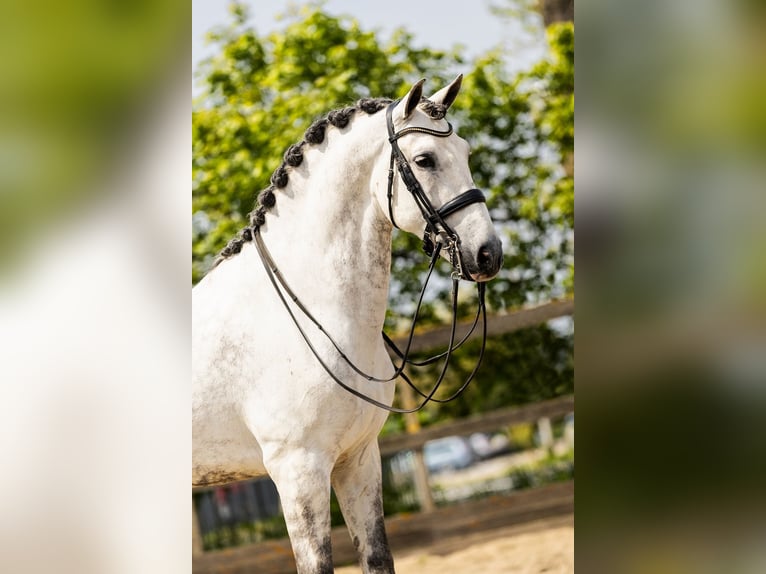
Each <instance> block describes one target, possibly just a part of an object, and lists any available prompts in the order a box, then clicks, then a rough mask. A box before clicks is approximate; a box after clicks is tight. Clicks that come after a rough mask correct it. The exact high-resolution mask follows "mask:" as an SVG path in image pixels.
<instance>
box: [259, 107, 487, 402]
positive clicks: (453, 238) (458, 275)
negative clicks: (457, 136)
mask: <svg viewBox="0 0 766 574" xmlns="http://www.w3.org/2000/svg"><path fill="white" fill-rule="evenodd" d="M396 104H397V102H393V103H392V104H391V105H390V106H389V107H388V108H387V109H386V122H387V126H388V141H389V142H390V143H391V164H390V166H389V172H388V212H389V215H390V217H391V223H393V224H394V226H395V227H396V228H397V229H398V228H399V226H398V225H396V222H395V221H394V212H393V180H394V162H396V166H397V168H398V170H399V174H400V175H401V177H402V180H403V181H404V184H405V185H406V186H407V189H408V190H409V192H410V193H411V194H412V196H413V198H414V199H415V203H416V204H417V206H418V207H419V208H420V211H421V213H422V214H423V218H424V219H425V221H426V230H425V235H424V237H423V250H424V251H425V252H426V253H427V254H428V256H429V257H430V258H431V262H430V265H429V268H428V275H427V276H426V280H425V282H424V283H423V287H422V288H421V290H420V296H419V298H418V304H417V307H416V309H415V313H414V316H413V317H412V324H411V325H410V331H409V338H408V340H407V344H406V346H405V348H404V351H400V350H399V349H398V348H397V346H396V345H395V344H394V342H393V341H392V340H391V339H390V338H389V337H388V335H386V334H385V332H383V333H382V335H383V340H384V341H385V343H386V344H387V345H388V346H389V347H390V348H391V350H392V351H393V353H395V354H396V355H397V356H398V357H399V358H400V359H401V364H400V365H399V366H395V372H394V374H393V375H392V376H390V377H387V378H378V377H375V376H373V375H370V374H369V373H366V372H364V371H363V370H362V369H360V368H359V367H358V366H357V365H355V364H354V363H353V362H352V361H351V360H350V359H349V358H348V356H347V355H346V354H345V353H344V352H343V351H342V350H341V348H340V346H339V345H338V344H337V343H336V342H335V340H334V339H333V337H332V336H331V335H330V334H329V333H328V332H327V331H326V330H325V328H324V327H323V326H322V324H321V323H319V321H318V320H317V319H316V318H315V317H314V316H313V315H312V314H311V312H310V311H309V310H308V309H307V308H306V307H305V305H303V303H302V302H301V301H300V299H299V298H298V297H297V295H296V294H295V293H294V292H293V291H292V289H291V288H290V285H289V284H288V283H287V281H286V280H285V278H284V277H283V276H282V273H281V272H280V271H279V268H278V267H277V265H276V263H275V262H274V260H273V259H272V257H271V254H270V253H269V250H268V249H267V247H266V245H265V244H264V242H263V237H262V236H261V230H260V228H258V227H256V228H254V229H253V231H252V233H253V243H254V244H255V247H256V249H257V251H258V255H259V256H260V258H261V262H262V263H263V266H264V269H265V270H266V275H267V276H268V277H269V280H270V281H271V283H272V285H273V286H274V289H275V290H276V292H277V295H278V296H279V298H280V300H281V301H282V304H283V305H284V307H285V309H286V310H287V313H288V314H289V315H290V318H291V319H292V320H293V323H294V324H295V326H296V328H297V329H298V332H299V333H300V334H301V336H302V338H303V340H304V341H305V342H306V345H307V346H308V348H309V350H310V351H311V353H312V354H313V355H314V357H315V358H316V360H317V361H318V362H319V364H320V365H321V366H322V368H323V369H324V370H325V372H326V373H327V374H328V375H329V377H330V378H331V379H332V380H333V381H335V382H336V383H337V384H338V385H339V386H340V387H342V388H343V389H345V390H346V391H348V392H349V393H351V394H352V395H354V396H356V397H358V398H360V399H362V400H364V401H366V402H368V403H370V404H372V405H374V406H376V407H379V408H381V409H385V410H387V411H390V412H396V413H412V412H415V411H419V410H421V409H422V408H423V407H425V406H426V404H428V402H429V401H433V402H437V403H446V402H449V401H451V400H453V399H456V398H457V397H458V396H460V395H461V394H462V392H463V391H464V390H465V389H466V388H467V387H468V384H469V383H470V382H471V381H472V380H473V378H474V376H475V375H476V372H477V371H478V370H479V365H481V361H482V359H483V358H484V350H485V348H486V343H487V308H486V305H485V302H484V298H485V292H486V284H485V283H477V284H476V285H477V290H478V303H479V304H478V308H477V310H476V316H475V317H474V320H473V325H472V326H471V329H470V330H469V331H468V333H467V334H466V335H465V337H463V339H462V340H461V341H460V342H458V343H456V342H455V332H456V327H457V307H458V299H457V296H458V282H459V280H460V279H468V280H472V279H471V278H470V276H468V277H465V275H464V272H463V262H462V256H461V254H460V238H459V236H458V235H457V233H456V232H455V231H454V230H453V229H452V228H451V227H450V226H449V225H448V224H447V223H446V221H445V218H446V217H447V216H449V215H451V214H453V213H455V212H457V211H459V210H461V209H463V208H464V207H467V206H468V205H471V204H473V203H479V202H484V201H486V199H485V198H484V194H483V193H482V192H481V190H479V189H469V190H468V191H464V192H463V193H461V194H460V195H458V196H457V197H455V198H453V199H451V200H450V201H448V202H447V203H445V204H444V205H442V206H441V207H440V208H439V209H435V208H434V206H433V205H432V204H431V202H430V201H429V199H428V197H426V194H425V193H424V192H423V188H422V187H421V186H420V183H419V182H418V180H417V178H416V177H415V174H413V173H412V168H411V167H410V164H409V163H408V162H407V159H406V158H405V157H404V154H402V151H401V150H400V149H399V145H398V144H397V140H398V139H399V138H400V137H402V136H404V135H407V134H409V133H424V134H429V135H434V136H437V137H447V136H449V135H450V134H452V125H451V124H450V123H449V122H447V125H449V129H448V130H446V131H443V132H440V131H437V130H432V129H429V128H423V127H416V126H412V127H408V128H404V129H403V130H400V131H399V132H395V131H394V124H393V119H392V114H393V109H394V107H396ZM442 249H447V251H448V253H449V256H450V262H451V263H452V268H453V272H452V325H451V332H450V340H449V345H448V347H447V350H446V351H445V352H443V353H441V354H439V355H435V356H433V357H430V358H428V359H425V360H422V361H414V360H411V359H410V358H409V357H410V348H411V345H412V339H413V337H414V334H415V325H416V323H417V320H418V315H419V314H420V308H421V306H422V303H423V295H424V294H425V291H426V287H427V286H428V282H429V280H430V278H431V273H432V272H433V270H434V267H435V266H436V263H437V261H438V259H439V256H440V253H441V250H442ZM288 299H290V300H291V301H292V302H293V304H294V305H295V306H296V307H297V309H298V310H299V311H300V312H301V313H302V314H303V315H304V316H305V317H306V318H307V319H308V320H309V321H310V322H311V323H312V324H313V325H314V326H315V327H316V328H317V329H318V330H319V332H320V333H322V335H324V337H325V338H326V339H327V340H328V341H329V342H330V343H331V344H332V346H333V347H334V348H335V350H336V351H337V353H338V355H339V356H340V357H341V359H342V360H343V361H344V362H345V363H346V364H347V365H348V366H349V368H351V370H352V371H354V372H355V373H356V374H358V375H360V376H361V377H363V378H364V379H366V380H367V381H371V382H379V383H386V382H390V381H393V380H395V379H397V378H399V377H401V378H402V379H404V380H405V381H406V382H407V384H408V385H409V386H410V387H412V388H413V390H414V391H415V392H416V393H418V394H419V395H420V396H421V397H422V398H423V400H422V401H421V402H420V404H419V405H418V406H416V407H415V408H412V409H401V408H397V407H393V406H390V405H386V404H384V403H382V402H380V401H377V400H375V399H373V398H372V397H370V396H368V395H366V394H364V393H363V392H361V391H359V390H357V389H355V388H354V387H352V386H350V385H348V384H347V383H346V382H344V381H343V380H342V379H341V378H340V377H339V376H338V375H337V374H336V373H334V372H333V371H332V369H331V368H330V366H329V365H328V364H327V362H326V361H325V360H324V359H322V357H321V356H320V354H319V353H318V352H317V350H316V348H315V347H314V345H313V344H312V342H311V340H310V338H309V336H308V334H307V333H306V331H305V330H304V329H303V327H302V326H301V324H300V322H299V321H298V319H297V317H296V316H295V312H294V311H293V309H292V307H291V306H290V304H289V303H288ZM480 316H481V317H482V343H481V349H480V350H479V358H478V359H477V361H476V365H475V366H474V368H473V371H471V373H470V375H468V377H467V378H466V380H465V381H464V382H463V384H462V385H461V386H460V387H459V388H458V390H457V391H455V392H454V393H453V394H452V395H451V396H449V397H447V398H445V399H437V398H435V395H436V391H437V390H438V389H439V386H440V385H441V383H442V381H443V380H444V377H445V375H446V374H447V368H448V367H449V363H450V358H451V357H452V353H453V351H455V350H456V349H459V348H460V347H461V346H462V345H463V343H465V342H466V341H467V340H468V338H469V337H470V336H471V335H472V334H473V332H474V330H475V329H476V325H477V324H478V322H479V317H480ZM440 359H444V362H443V364H442V368H441V373H440V375H439V378H438V379H437V381H436V382H435V383H434V385H433V387H432V388H431V390H430V391H429V392H428V393H424V392H423V391H421V390H420V389H419V388H417V387H416V386H415V384H414V383H413V382H412V381H411V380H410V378H409V377H408V376H407V375H406V374H405V373H404V369H405V367H406V366H407V365H412V366H415V367H422V366H426V365H430V364H432V363H435V362H436V361H438V360H440Z"/></svg>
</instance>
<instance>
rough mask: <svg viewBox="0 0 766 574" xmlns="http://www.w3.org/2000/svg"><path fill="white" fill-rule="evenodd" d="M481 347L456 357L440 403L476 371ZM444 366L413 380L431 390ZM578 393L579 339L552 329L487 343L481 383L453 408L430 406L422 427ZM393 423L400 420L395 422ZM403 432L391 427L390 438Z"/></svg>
mask: <svg viewBox="0 0 766 574" xmlns="http://www.w3.org/2000/svg"><path fill="white" fill-rule="evenodd" d="M478 354H479V342H478V341H471V342H470V343H466V345H465V346H464V347H463V348H461V349H460V350H459V351H458V352H457V353H456V356H454V357H453V360H452V362H451V366H450V369H449V370H448V372H447V374H446V376H445V378H444V381H443V382H442V385H441V387H440V388H439V392H438V393H437V395H436V397H437V398H444V397H447V396H450V395H452V394H453V393H454V392H455V391H457V389H458V388H459V387H460V385H461V384H462V382H463V381H464V380H465V379H466V378H467V377H468V375H469V374H470V373H471V370H472V369H473V367H474V365H475V363H476V358H477V357H478ZM439 367H440V365H438V364H437V365H432V366H431V367H430V368H428V369H422V370H421V371H420V372H418V373H416V374H413V377H412V379H413V382H414V383H415V384H416V385H417V386H418V388H420V389H421V390H430V388H431V385H432V384H433V382H434V381H435V380H436V378H437V376H438V373H439ZM573 392H574V337H573V336H572V335H562V334H560V333H558V332H557V331H555V330H553V329H551V328H550V327H548V326H547V325H541V326H539V327H533V328H529V329H523V330H521V331H516V332H513V333H507V334H505V335H501V336H498V337H491V338H489V339H487V348H486V351H485V355H484V361H483V363H482V366H481V369H480V370H479V373H478V375H477V376H476V379H475V380H474V381H473V382H472V383H471V384H470V385H469V386H468V388H467V389H466V390H465V392H464V393H463V394H462V395H461V398H460V400H455V401H451V402H449V403H444V404H437V403H430V404H429V405H428V406H427V407H426V408H425V409H423V410H422V411H420V413H419V417H420V423H421V424H422V425H423V426H428V425H429V424H433V423H435V422H441V421H444V420H449V419H457V418H462V417H466V416H469V415H472V414H476V413H481V412H485V411H489V410H493V409H497V408H500V407H503V406H508V405H519V404H525V403H530V402H537V401H543V400H546V399H552V398H554V397H558V396H561V395H567V394H571V393H573ZM391 418H392V419H393V418H394V417H391ZM398 430H400V429H398V428H397V427H395V426H393V423H392V425H390V426H386V427H385V431H386V432H396V431H398Z"/></svg>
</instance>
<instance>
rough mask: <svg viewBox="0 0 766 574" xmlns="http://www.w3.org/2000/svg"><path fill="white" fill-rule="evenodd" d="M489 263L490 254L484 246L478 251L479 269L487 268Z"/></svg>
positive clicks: (490, 259) (490, 260)
mask: <svg viewBox="0 0 766 574" xmlns="http://www.w3.org/2000/svg"><path fill="white" fill-rule="evenodd" d="M491 263H492V252H491V251H490V250H489V247H487V246H484V247H482V248H481V249H479V265H480V266H481V267H489V265H490V264H491Z"/></svg>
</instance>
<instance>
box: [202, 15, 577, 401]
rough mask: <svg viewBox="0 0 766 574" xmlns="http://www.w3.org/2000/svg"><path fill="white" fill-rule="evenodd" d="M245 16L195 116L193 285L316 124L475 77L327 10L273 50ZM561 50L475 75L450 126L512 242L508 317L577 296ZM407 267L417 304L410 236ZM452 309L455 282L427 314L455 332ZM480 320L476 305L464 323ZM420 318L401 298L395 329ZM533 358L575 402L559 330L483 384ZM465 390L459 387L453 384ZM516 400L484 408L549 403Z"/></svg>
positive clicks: (233, 28) (397, 276)
mask: <svg viewBox="0 0 766 574" xmlns="http://www.w3.org/2000/svg"><path fill="white" fill-rule="evenodd" d="M231 12H232V16H233V22H232V24H231V25H229V26H227V27H224V28H221V29H218V30H215V31H213V32H212V33H211V34H210V40H211V41H212V42H213V43H214V44H216V45H217V46H218V48H219V49H218V52H217V54H216V55H215V56H213V57H212V58H211V59H209V60H208V61H207V62H206V63H205V64H204V66H203V67H202V70H201V76H200V77H201V81H202V86H201V87H202V91H201V93H200V95H199V97H198V98H197V100H196V101H195V103H194V107H193V115H192V125H193V163H192V175H193V210H194V214H193V228H194V235H193V250H192V253H193V270H192V280H193V282H196V281H198V280H199V279H200V278H201V277H202V275H203V274H204V272H205V270H206V269H207V267H209V265H210V263H211V261H212V259H213V258H214V257H215V255H216V253H217V252H218V251H220V249H221V248H222V247H223V246H224V245H225V244H226V242H227V241H228V240H229V239H230V238H231V237H233V236H234V235H235V234H236V233H237V231H239V229H241V228H242V227H244V226H245V225H246V222H247V214H248V213H249V212H250V210H251V209H252V207H253V202H254V199H255V197H256V195H257V193H258V191H259V190H261V189H263V188H265V187H266V186H267V185H268V184H269V178H270V176H271V174H272V172H273V171H274V169H275V168H276V167H277V166H278V165H279V163H280V162H281V159H282V156H283V153H284V151H285V150H286V149H287V148H288V147H289V146H290V145H291V144H293V143H295V142H297V141H299V140H300V139H301V136H302V134H303V132H304V131H305V129H306V128H307V127H308V126H309V125H310V123H311V122H312V121H313V120H314V119H315V118H316V117H318V116H321V115H323V114H325V113H326V112H328V111H329V110H330V109H333V108H337V107H341V106H345V105H348V104H350V103H352V102H354V101H356V100H357V99H359V98H361V97H366V96H389V97H396V96H398V95H402V94H403V93H404V92H406V90H407V89H408V87H409V86H410V85H411V84H412V83H413V82H414V81H416V80H418V79H420V78H421V77H428V78H429V79H430V80H431V85H432V86H434V87H437V86H440V85H443V84H444V83H446V82H447V81H448V80H449V79H451V78H452V77H454V75H455V73H456V72H457V71H458V70H457V69H456V67H458V66H461V65H462V64H464V59H463V57H462V50H461V49H460V48H457V47H456V48H455V49H453V50H451V51H449V52H444V51H438V50H432V49H429V48H415V47H414V37H413V36H412V34H410V33H409V32H407V31H406V30H404V29H400V30H397V31H396V32H394V33H393V34H392V36H391V37H390V38H389V39H387V40H385V41H384V40H382V39H381V38H379V37H378V35H376V34H375V33H373V32H367V31H364V30H362V29H361V27H360V26H359V23H358V22H357V21H355V20H354V19H353V18H350V17H333V16H330V15H328V14H326V13H324V12H322V10H321V5H319V6H318V5H313V4H310V5H308V6H304V7H302V8H300V9H296V10H294V11H292V12H291V13H290V14H289V16H288V19H287V22H286V26H285V28H284V30H282V31H280V32H277V33H273V34H270V35H268V36H265V37H261V36H259V35H258V34H257V33H256V31H255V30H254V29H252V27H250V26H248V23H247V11H246V9H245V8H244V7H243V6H242V5H239V4H233V5H232V7H231ZM548 38H549V44H550V57H549V58H547V59H545V60H543V61H541V62H539V63H537V64H536V65H534V66H533V67H532V68H531V69H529V70H528V71H526V72H524V73H521V74H516V75H513V74H511V73H510V72H509V71H508V70H509V69H510V66H509V65H508V59H509V57H510V55H509V54H507V53H505V52H504V51H503V50H502V49H499V48H498V49H496V50H493V51H490V52H488V53H487V54H484V55H483V56H481V57H479V58H478V59H477V60H476V61H475V62H472V63H471V67H470V70H469V72H468V73H467V74H466V77H465V80H464V83H463V89H462V91H461V95H460V97H459V98H458V100H457V102H456V104H455V106H453V108H452V109H451V110H450V121H452V122H453V124H455V126H456V128H457V129H458V130H459V132H460V134H461V136H463V137H465V138H466V139H467V140H468V141H469V142H471V144H472V147H473V154H472V157H471V167H472V171H473V173H474V177H475V181H476V183H477V185H478V186H479V187H481V188H483V189H485V190H486V191H487V193H488V207H489V208H490V211H491V213H492V215H493V218H494V220H495V222H496V224H497V225H498V227H500V228H502V230H503V233H504V234H505V236H506V245H505V263H504V270H503V272H502V273H501V275H500V277H498V278H497V279H495V280H494V281H492V282H491V283H490V284H489V288H488V301H489V303H490V305H491V307H492V308H493V309H494V310H503V309H509V308H513V307H517V306H519V305H521V304H524V303H526V302H529V301H542V300H547V299H550V298H554V297H560V296H562V295H565V294H570V293H571V292H572V290H573V274H574V261H573V239H572V236H573V228H574V186H573V168H572V166H573V161H572V157H573V151H574V123H573V114H574V27H573V24H572V23H557V24H554V25H552V26H551V27H550V28H549V29H548ZM393 259H394V261H393V266H392V283H393V290H394V292H396V293H405V294H407V293H414V292H416V291H417V290H418V288H419V286H420V285H421V282H422V280H423V275H424V273H425V270H426V268H427V264H428V261H427V258H426V257H425V256H424V255H423V254H422V251H421V249H420V239H419V238H416V237H412V236H410V235H407V234H404V233H396V234H395V236H394V245H393ZM444 265H446V263H445V264H444ZM444 271H445V275H448V272H449V270H448V269H444ZM448 297H449V285H448V282H442V284H441V285H440V286H439V287H438V288H437V289H435V290H434V291H433V293H432V294H431V297H430V299H429V300H428V302H427V304H426V305H425V307H424V309H423V312H422V317H423V319H424V321H425V322H429V321H431V322H435V321H439V322H441V321H442V320H443V315H444V308H445V305H446V301H447V299H448ZM409 300H411V297H410V296H409V295H407V296H406V297H404V299H403V301H409ZM471 308H475V305H473V302H472V301H470V300H467V301H466V302H465V303H464V304H463V305H462V306H461V312H462V311H466V313H467V312H469V309H471ZM407 311H410V312H411V307H410V306H408V304H407V303H406V302H398V301H397V300H396V298H395V300H394V303H393V305H392V309H391V310H390V312H389V316H388V319H387V322H388V325H389V327H393V328H396V327H398V326H399V325H400V323H401V320H402V317H403V316H404V314H405V313H406V312H407ZM518 341H522V343H518V344H517V342H518ZM541 341H542V342H543V343H541ZM556 341H558V342H556ZM519 345H522V346H523V345H527V350H528V351H529V352H528V353H527V357H528V360H526V363H525V366H524V367H523V368H521V369H520V372H521V371H523V372H524V373H527V374H529V375H530V376H532V374H533V373H538V375H534V377H533V378H532V379H529V380H535V381H539V380H540V376H539V373H546V375H545V376H546V377H547V378H548V381H549V382H548V383H547V384H548V387H549V390H550V392H554V393H556V392H569V391H571V387H572V383H571V369H569V368H568V367H566V365H565V363H566V360H565V359H562V355H561V353H562V352H568V353H569V355H570V356H571V351H572V345H571V337H569V338H568V337H563V338H562V337H561V336H560V335H558V334H556V333H555V332H553V331H551V330H550V329H549V328H548V327H541V328H540V329H538V330H534V332H532V331H530V332H528V333H526V334H523V335H522V334H515V335H513V336H511V337H510V339H508V338H506V339H505V343H503V344H500V343H497V344H494V343H493V344H492V345H491V346H492V347H493V348H494V349H495V351H493V353H494V355H493V357H494V359H493V360H492V361H487V363H486V364H485V366H484V367H483V368H482V379H483V380H487V381H496V382H497V384H498V385H504V384H506V381H507V380H508V373H507V372H505V371H504V370H503V368H499V367H497V365H502V364H517V363H518V357H519V356H520V353H519V351H518V348H519ZM540 345H543V347H540ZM503 348H505V349H506V351H505V352H504V351H503ZM562 349H563V350H562ZM504 353H505V354H504ZM553 357H557V358H556V359H555V361H554V360H553ZM562 361H563V362H562ZM456 384H458V377H450V379H449V380H448V381H446V383H445V385H446V387H448V388H451V387H453V386H454V385H456ZM484 384H485V383H482V385H484ZM491 384H494V383H491ZM516 388H517V389H526V390H524V391H518V392H516V391H514V392H512V393H508V392H503V391H502V389H495V390H496V391H498V392H495V390H492V389H488V390H489V393H488V396H490V397H494V398H492V399H491V400H483V401H481V402H480V404H481V405H482V408H490V407H492V406H499V404H503V401H507V400H511V401H514V402H517V401H518V402H525V401H524V397H526V399H527V400H533V399H535V398H536V397H537V398H540V397H542V396H549V395H546V392H545V391H539V389H538V390H537V391H534V389H532V388H531V387H530V386H529V385H528V384H519V385H517V387H516ZM535 388H536V387H535ZM533 391H534V392H533ZM477 404H478V403H477ZM445 412H447V411H445Z"/></svg>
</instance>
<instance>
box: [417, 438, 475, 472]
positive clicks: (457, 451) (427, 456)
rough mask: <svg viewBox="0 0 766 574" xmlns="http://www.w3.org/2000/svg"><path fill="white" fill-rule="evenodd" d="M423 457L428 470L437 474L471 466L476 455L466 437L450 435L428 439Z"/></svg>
mask: <svg viewBox="0 0 766 574" xmlns="http://www.w3.org/2000/svg"><path fill="white" fill-rule="evenodd" d="M423 459H424V460H425V463H426V468H428V472H430V473H432V474H437V473H439V472H443V471H445V470H457V469H460V468H466V467H468V466H471V465H472V464H473V463H474V462H475V460H476V456H475V455H474V452H473V450H471V446H470V444H469V443H468V441H467V440H466V439H464V438H462V437H457V436H450V437H446V438H440V439H436V440H430V441H428V442H427V443H426V444H425V445H424V446H423Z"/></svg>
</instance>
